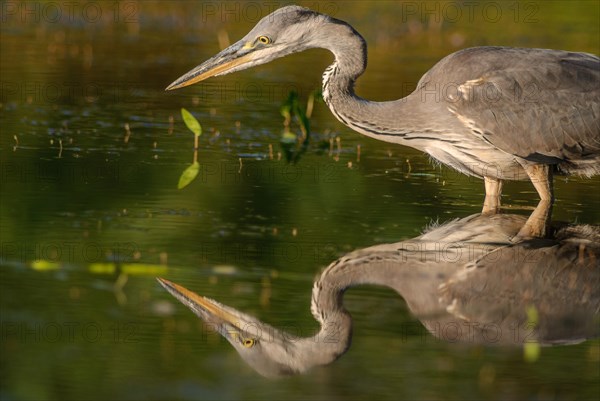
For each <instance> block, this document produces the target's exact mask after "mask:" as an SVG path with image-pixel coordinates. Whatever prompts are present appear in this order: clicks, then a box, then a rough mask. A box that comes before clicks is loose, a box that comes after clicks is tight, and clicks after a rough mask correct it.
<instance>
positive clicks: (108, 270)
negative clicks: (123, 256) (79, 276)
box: [88, 262, 117, 274]
mask: <svg viewBox="0 0 600 401" xmlns="http://www.w3.org/2000/svg"><path fill="white" fill-rule="evenodd" d="M88 270H89V271H90V272H91V273H97V274H113V273H114V272H115V271H116V270H117V265H116V264H114V263H101V262H98V263H90V265H89V266H88Z"/></svg>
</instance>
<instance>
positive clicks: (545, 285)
mask: <svg viewBox="0 0 600 401" xmlns="http://www.w3.org/2000/svg"><path fill="white" fill-rule="evenodd" d="M524 220H525V218H524V217H522V216H516V215H501V214H497V215H486V214H482V215H474V216H471V217H467V218H464V219H461V220H456V221H453V222H451V223H448V224H445V225H443V226H440V227H437V228H434V229H432V230H430V231H429V232H427V233H425V234H423V235H421V236H419V237H417V238H415V239H412V240H408V241H403V242H399V243H395V244H386V245H378V246H374V247H370V248H366V249H362V250H358V251H355V252H352V253H350V254H348V255H346V256H344V257H342V258H340V259H339V260H337V261H335V262H333V263H332V264H330V265H329V266H328V267H327V268H326V269H325V270H324V271H323V272H322V273H321V275H320V276H319V277H318V278H317V279H316V280H315V283H314V285H313V291H312V304H311V311H312V314H313V315H314V317H315V318H316V319H317V320H318V321H319V323H320V324H321V330H320V331H319V332H318V333H317V334H316V335H315V336H313V337H308V338H300V337H297V336H294V335H291V334H289V333H286V332H283V331H280V330H277V329H275V328H273V327H271V326H269V325H267V324H265V323H263V322H261V321H259V320H258V319H256V318H254V317H252V316H249V315H246V314H244V313H242V312H239V311H237V310H235V309H233V308H231V307H228V306H225V305H222V304H220V303H218V302H216V301H214V300H212V299H209V298H205V297H202V296H199V295H197V294H195V293H193V292H191V291H189V290H187V289H185V288H183V287H181V286H180V285H177V284H175V283H172V282H170V281H167V280H164V279H158V280H159V281H160V283H161V284H162V285H163V287H164V288H165V289H167V290H168V291H169V292H170V293H171V294H172V295H173V296H174V297H175V298H177V299H178V300H179V301H181V302H182V303H184V304H185V305H187V306H188V307H189V308H190V309H192V311H194V313H196V314H197V315H198V316H199V317H200V318H202V319H203V320H204V321H205V322H206V323H207V324H208V325H209V326H210V327H212V328H214V329H215V330H217V331H218V332H219V333H220V334H221V335H223V336H224V337H225V338H226V339H227V340H228V341H229V342H230V343H231V344H232V345H233V346H234V348H235V349H236V350H237V352H238V353H239V354H240V355H241V356H242V357H243V358H244V360H246V362H247V363H248V364H249V365H250V366H252V367H253V368H254V369H255V370H257V371H258V372H259V373H261V374H263V375H265V376H276V375H281V374H293V373H301V372H304V371H306V370H308V369H310V368H311V367H313V366H316V365H325V364H328V363H331V362H332V361H334V360H335V359H336V358H338V357H339V356H340V355H342V354H343V353H344V352H346V350H347V349H348V347H349V346H350V339H351V331H352V320H351V317H350V314H349V313H348V311H347V310H346V309H345V308H344V306H343V302H342V298H343V294H344V292H345V291H346V289H348V288H349V287H352V286H356V285H360V284H375V285H381V286H387V287H391V288H393V289H394V290H396V291H397V292H398V293H399V294H400V295H401V296H402V297H403V298H404V299H405V301H406V303H407V304H408V306H409V308H410V310H411V311H412V312H413V313H414V314H415V315H416V316H417V317H418V318H419V319H420V320H421V322H422V323H423V324H424V325H425V326H426V327H427V328H428V329H429V331H431V332H432V334H434V335H435V336H436V337H440V338H442V339H445V340H449V341H467V342H478V343H493V344H497V343H498V344H514V345H522V344H523V342H524V341H528V340H537V341H539V342H541V343H565V342H576V341H581V340H583V339H585V338H588V337H591V336H597V335H598V334H599V333H598V325H597V323H598V322H597V321H594V319H597V317H598V314H599V313H600V287H599V285H598V282H599V281H598V280H599V279H600V266H599V265H598V264H599V260H600V227H591V226H574V227H565V228H562V229H560V230H559V231H558V232H557V234H556V239H554V240H546V239H544V240H543V239H531V240H527V241H523V242H520V243H516V244H513V243H511V242H510V238H511V237H512V236H514V235H515V233H516V232H517V231H518V230H519V228H520V227H521V226H522V224H523V222H524ZM531 307H533V308H535V309H536V310H537V312H538V313H539V322H538V326H537V327H536V328H535V330H533V328H528V327H526V326H524V325H526V323H527V321H526V320H527V318H526V314H525V311H526V310H527V309H528V308H531ZM565 317H567V319H565Z"/></svg>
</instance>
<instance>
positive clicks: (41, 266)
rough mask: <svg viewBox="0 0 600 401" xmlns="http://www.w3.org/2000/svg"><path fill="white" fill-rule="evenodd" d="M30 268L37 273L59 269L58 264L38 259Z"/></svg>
mask: <svg viewBox="0 0 600 401" xmlns="http://www.w3.org/2000/svg"><path fill="white" fill-rule="evenodd" d="M31 268H32V269H33V270H37V271H47V270H57V269H60V263H58V262H52V261H49V260H43V259H42V260H40V259H38V260H34V261H33V262H31Z"/></svg>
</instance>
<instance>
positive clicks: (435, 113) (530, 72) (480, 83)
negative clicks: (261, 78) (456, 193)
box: [167, 6, 600, 237]
mask: <svg viewBox="0 0 600 401" xmlns="http://www.w3.org/2000/svg"><path fill="white" fill-rule="evenodd" d="M310 48H324V49H327V50H329V51H331V52H332V53H333V55H334V57H335V60H334V62H333V64H331V65H330V66H329V67H327V69H326V70H325V73H324V74H323V98H324V100H325V102H326V103H327V105H328V106H329V109H330V110H331V112H332V113H333V115H334V116H335V117H336V118H337V119H338V120H340V121H341V122H342V123H344V124H345V125H347V126H348V127H350V128H352V129H353V130H355V131H357V132H359V133H361V134H364V135H366V136H369V137H372V138H375V139H379V140H382V141H386V142H391V143H395V144H400V145H405V146H410V147H413V148H416V149H418V150H420V151H423V152H426V153H428V154H429V155H430V156H431V157H433V158H434V159H436V160H438V161H439V162H441V163H443V164H445V165H448V166H450V167H452V168H454V169H456V170H458V171H460V172H462V173H464V174H468V175H472V176H476V177H479V178H483V180H484V182H485V193H486V198H485V201H484V208H483V211H484V212H495V211H497V210H498V208H499V206H500V194H501V191H502V183H503V181H504V180H527V179H529V180H531V182H532V183H533V185H534V187H535V189H536V190H537V192H538V194H539V196H540V203H539V205H540V206H543V208H537V209H536V211H537V212H538V215H535V216H534V215H532V216H531V217H530V219H529V220H528V221H527V223H526V224H525V225H524V227H523V229H522V230H521V231H520V233H519V236H520V237H527V236H537V237H540V236H543V235H545V234H546V227H547V225H548V223H549V222H550V214H551V206H552V202H553V199H554V194H553V174H555V173H562V174H575V175H580V176H586V177H590V176H593V175H596V174H598V173H599V172H600V59H599V58H598V56H596V55H593V54H588V53H578V52H571V51H562V50H550V49H526V48H511V47H475V48H468V49H464V50H460V51H458V52H456V53H453V54H450V55H448V56H447V57H445V58H443V59H442V60H441V61H439V62H438V63H437V64H436V65H435V66H433V67H432V68H431V69H430V70H429V71H428V72H427V73H426V74H425V75H423V77H422V78H421V80H420V81H419V83H418V84H417V87H416V89H415V90H414V92H413V93H411V94H410V95H408V96H407V97H405V98H403V99H399V100H396V101H387V102H373V101H369V100H366V99H363V98H361V97H359V96H357V95H356V94H355V91H354V85H355V82H356V80H357V79H358V77H359V76H360V75H361V74H362V73H363V72H364V71H365V69H366V66H367V44H366V41H365V40H364V39H363V37H362V36H361V35H360V34H359V33H358V32H357V31H356V30H355V29H354V28H352V27H351V26H350V25H349V24H347V23H346V22H344V21H341V20H338V19H335V18H332V17H330V16H327V15H325V14H321V13H318V12H315V11H312V10H310V9H307V8H303V7H298V6H286V7H283V8H280V9H278V10H276V11H274V12H273V13H271V14H269V15H267V16H265V17H264V18H263V19H261V20H260V21H259V22H258V23H257V24H256V26H255V27H254V28H253V29H252V30H251V31H250V32H249V33H248V34H247V35H246V36H244V37H243V38H242V39H241V40H239V41H238V42H236V43H234V44H233V45H231V46H229V47H228V48H226V49H224V50H223V51H221V52H220V53H218V54H217V55H215V56H214V57H212V58H210V59H209V60H207V61H205V62H204V63H202V64H200V65H198V66H197V67H195V68H193V69H192V70H191V71H189V72H188V73H186V74H184V75H183V76H181V77H180V78H178V79H177V80H175V81H174V82H173V83H172V84H171V85H169V86H168V87H167V90H172V89H177V88H181V87H184V86H187V85H191V84H193V83H196V82H199V81H202V80H204V79H206V78H209V77H212V76H217V75H224V74H228V73H231V72H235V71H240V70H243V69H246V68H250V67H253V66H257V65H260V64H264V63H267V62H269V61H271V60H274V59H276V58H279V57H283V56H286V55H288V54H291V53H295V52H300V51H303V50H306V49H310Z"/></svg>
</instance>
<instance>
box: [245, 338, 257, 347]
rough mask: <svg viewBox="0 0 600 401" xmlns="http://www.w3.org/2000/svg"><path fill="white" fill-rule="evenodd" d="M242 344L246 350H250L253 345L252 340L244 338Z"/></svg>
mask: <svg viewBox="0 0 600 401" xmlns="http://www.w3.org/2000/svg"><path fill="white" fill-rule="evenodd" d="M242 344H244V347H246V348H252V346H253V345H254V339H253V338H246V339H245V340H244V342H243V343H242Z"/></svg>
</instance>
